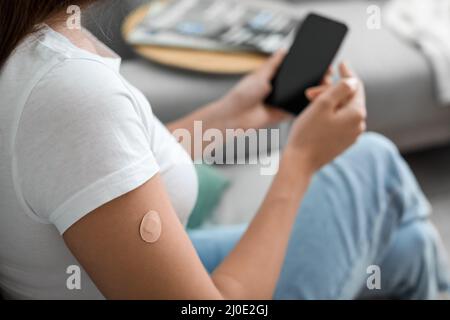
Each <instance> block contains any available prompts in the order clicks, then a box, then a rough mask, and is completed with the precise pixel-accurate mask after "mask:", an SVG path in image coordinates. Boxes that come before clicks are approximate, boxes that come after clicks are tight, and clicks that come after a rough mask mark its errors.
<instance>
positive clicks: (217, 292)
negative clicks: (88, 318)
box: [0, 0, 449, 299]
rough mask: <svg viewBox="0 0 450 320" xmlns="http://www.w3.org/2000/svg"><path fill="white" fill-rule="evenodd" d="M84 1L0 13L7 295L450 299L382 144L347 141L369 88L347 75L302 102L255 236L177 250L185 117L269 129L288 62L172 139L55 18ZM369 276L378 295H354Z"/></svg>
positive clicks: (437, 257) (100, 56) (185, 166)
mask: <svg viewBox="0 0 450 320" xmlns="http://www.w3.org/2000/svg"><path fill="white" fill-rule="evenodd" d="M91 2H94V1H73V0H70V1H68V0H48V1H28V0H17V1H8V0H0V24H1V25H0V33H1V34H2V37H1V38H0V68H1V73H0V96H1V97H2V98H1V107H0V137H1V154H0V157H1V158H0V163H1V165H0V190H1V194H0V212H1V216H0V235H1V241H0V286H1V287H2V289H3V290H4V292H5V294H6V296H7V297H10V298H37V299H51V298H64V299H76V298H83V299H102V298H110V299H260V298H262V299H269V298H277V299H283V298H293V299H302V298H303V299H328V298H335V299H352V298H359V297H376V296H379V295H382V296H383V297H395V298H434V297H436V295H437V294H438V292H439V291H444V290H448V287H449V281H448V278H447V269H446V266H445V259H444V258H445V257H444V255H443V252H442V249H441V247H440V243H439V236H438V234H437V232H436V231H435V229H434V228H433V226H432V225H431V223H430V222H429V221H428V215H429V213H430V208H429V205H428V203H427V201H426V199H425V198H424V196H423V194H422V192H421V191H420V189H419V187H418V185H417V182H416V180H415V179H414V177H413V175H412V173H411V172H410V170H409V169H408V167H407V165H406V164H405V162H404V161H403V160H402V159H401V157H400V155H399V153H398V152H397V150H396V149H395V148H394V146H393V145H392V144H391V143H390V142H388V141H387V140H386V139H384V138H382V137H380V136H377V135H374V134H365V135H363V136H362V137H360V135H361V134H362V133H363V131H364V130H365V117H366V112H365V96H364V89H363V86H362V84H361V83H360V81H358V80H357V78H356V76H355V75H354V74H353V72H352V71H351V70H350V69H349V68H348V67H347V66H345V65H341V67H340V72H341V76H342V80H341V81H340V82H339V83H337V84H332V83H331V82H330V81H329V79H325V81H324V85H323V86H321V87H319V88H313V89H311V90H309V91H308V95H309V97H310V98H311V100H312V102H311V105H310V106H309V108H308V109H307V110H306V111H305V112H304V113H303V114H302V115H300V116H299V117H298V118H297V119H296V120H295V123H294V125H293V128H292V132H291V134H290V139H289V142H288V145H287V147H286V149H285V150H284V153H283V156H282V160H281V165H280V169H279V172H278V174H277V175H276V177H275V179H274V182H273V185H272V187H271V189H270V191H269V192H268V194H267V196H266V198H265V199H264V202H263V204H262V206H261V208H260V210H259V212H258V213H257V215H256V216H255V218H254V220H253V221H252V222H251V224H250V225H249V226H248V227H246V228H243V227H242V228H237V227H236V228H234V227H233V228H225V229H219V230H214V231H209V232H208V231H198V232H194V233H192V234H191V239H190V238H189V237H188V234H187V233H186V231H185V230H184V227H183V225H185V224H186V221H187V219H188V217H189V214H190V212H191V210H192V208H193V206H194V204H195V201H196V197H197V192H196V190H197V180H196V174H195V171H194V167H193V166H192V160H191V159H190V158H189V156H188V154H187V153H186V152H185V151H184V149H182V147H181V146H180V145H179V144H178V143H177V142H176V140H175V139H174V138H173V137H172V136H171V134H170V133H169V132H170V131H169V130H171V131H173V130H176V129H180V128H185V129H187V130H193V129H192V128H193V122H194V120H199V121H202V122H203V126H204V128H216V129H220V130H225V129H227V128H228V129H230V128H246V127H258V128H260V127H264V126H267V125H269V124H273V123H274V122H277V121H280V120H281V119H282V118H283V117H284V115H281V114H280V113H279V112H277V111H274V110H272V109H270V108H267V107H265V106H264V105H263V101H264V100H265V97H266V96H267V95H268V94H269V93H270V80H271V78H272V76H273V75H274V73H275V71H276V69H277V67H278V66H279V64H280V62H281V60H282V59H283V54H282V53H279V54H277V55H275V56H274V57H273V58H272V59H271V60H270V61H269V62H268V63H267V64H266V65H264V66H263V67H262V68H261V69H260V70H258V71H256V72H255V73H253V74H252V75H250V76H248V77H246V78H245V79H244V80H242V81H241V82H240V83H239V84H238V85H237V86H236V87H235V88H234V89H233V90H231V92H230V93H229V94H227V95H226V96H225V97H223V98H222V99H220V100H219V101H217V102H215V103H212V104H210V105H208V106H205V107H203V108H200V109H199V110H198V111H196V112H195V113H194V114H192V115H189V116H188V117H185V118H183V119H181V120H179V121H177V122H175V123H172V124H169V125H168V128H169V130H167V129H166V128H165V127H164V126H163V125H162V124H161V123H160V122H159V120H158V119H156V118H155V117H154V115H153V114H152V111H151V108H150V106H149V104H148V102H147V101H146V99H145V98H144V96H143V95H142V94H141V93H140V92H139V91H138V90H136V89H135V88H134V87H132V86H131V85H130V84H129V83H128V82H127V81H126V80H125V79H124V78H122V76H121V75H120V73H119V66H120V59H119V58H118V57H117V56H115V54H114V53H113V52H111V51H110V50H109V49H108V48H106V47H105V46H104V45H102V44H101V43H99V42H98V40H96V39H95V38H93V37H92V36H91V35H89V34H88V33H87V31H85V30H69V29H68V28H67V24H66V19H67V16H66V14H65V11H66V8H67V6H69V5H73V4H78V5H80V6H87V5H89V4H90V3H91ZM149 81H151V79H149ZM348 148H350V149H349V150H347V149H348ZM336 158H337V159H336ZM333 160H335V161H333ZM332 161H333V162H332ZM330 162H332V163H331V164H329V163H330ZM327 164H328V165H327ZM324 166H325V167H324ZM149 218H150V223H149V224H147V222H148V219H149ZM152 219H153V220H152ZM76 266H81V267H82V271H81V278H80V279H79V280H80V282H77V280H74V279H75V278H73V277H72V276H76V275H77V274H76V270H77V268H76ZM373 266H378V267H379V268H380V271H381V275H380V276H381V277H380V279H381V280H380V281H381V283H379V284H378V283H376V282H375V287H376V289H379V290H369V289H373V288H372V287H371V286H367V285H366V281H367V279H368V276H369V275H370V274H368V273H367V272H368V270H369V272H371V271H370V270H372V269H373ZM374 270H376V269H374ZM66 272H69V274H67V273H66ZM72 272H75V273H73V274H72ZM71 281H72V282H71ZM379 285H381V289H380V288H379ZM71 289H75V290H71Z"/></svg>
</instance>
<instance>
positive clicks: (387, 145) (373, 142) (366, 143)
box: [356, 132, 399, 156]
mask: <svg viewBox="0 0 450 320" xmlns="http://www.w3.org/2000/svg"><path fill="white" fill-rule="evenodd" d="M356 147H357V148H361V149H363V150H365V151H366V152H370V153H374V154H377V155H380V154H388V155H391V156H392V155H394V156H398V155H399V151H398V149H397V147H396V146H395V144H394V143H393V142H392V141H391V140H389V139H388V138H386V137H385V136H383V135H381V134H378V133H374V132H368V133H365V134H363V135H362V136H361V137H360V138H359V140H358V142H357V145H356Z"/></svg>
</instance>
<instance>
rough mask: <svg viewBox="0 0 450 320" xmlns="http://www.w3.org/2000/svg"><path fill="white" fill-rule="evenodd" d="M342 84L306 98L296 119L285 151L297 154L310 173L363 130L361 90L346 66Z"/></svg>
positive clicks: (316, 90)
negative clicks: (308, 100) (306, 103)
mask: <svg viewBox="0 0 450 320" xmlns="http://www.w3.org/2000/svg"><path fill="white" fill-rule="evenodd" d="M340 74H341V77H342V80H341V81H340V82H339V83H337V84H335V85H333V84H331V82H329V80H327V81H326V83H324V84H323V85H322V86H319V87H316V88H312V89H309V90H308V91H307V92H306V94H307V96H308V97H309V98H310V99H311V100H312V103H311V105H310V106H309V107H308V108H307V109H306V110H305V111H304V112H303V113H302V114H301V115H300V116H299V117H298V118H297V119H296V121H295V123H294V126H293V129H292V132H291V136H290V140H289V143H288V150H290V151H294V152H296V153H299V154H300V156H301V157H302V159H304V160H305V162H306V164H307V166H308V167H309V169H310V170H312V171H314V172H315V171H317V170H319V169H320V168H321V167H322V166H324V165H326V164H327V163H329V162H331V161H332V160H334V159H335V158H336V157H337V156H339V155H340V154H341V153H342V152H344V151H345V150H346V149H347V148H349V147H350V146H351V145H352V144H353V143H355V141H356V140H357V138H358V137H359V136H360V135H361V134H362V133H363V132H364V131H365V130H366V117H367V112H366V105H365V93H364V86H363V84H362V83H361V81H360V80H358V78H357V77H356V75H355V74H354V73H353V72H352V71H351V70H350V69H349V68H348V67H347V66H346V65H345V64H341V65H340Z"/></svg>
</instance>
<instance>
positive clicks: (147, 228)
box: [140, 211, 162, 243]
mask: <svg viewBox="0 0 450 320" xmlns="http://www.w3.org/2000/svg"><path fill="white" fill-rule="evenodd" d="M161 233H162V222H161V217H160V216H159V214H158V213H157V212H155V211H150V212H148V213H147V214H146V215H145V216H144V218H143V219H142V222H141V227H140V234H141V237H142V240H144V241H145V242H147V243H155V242H156V241H158V240H159V238H161Z"/></svg>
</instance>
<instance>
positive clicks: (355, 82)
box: [344, 78, 359, 91]
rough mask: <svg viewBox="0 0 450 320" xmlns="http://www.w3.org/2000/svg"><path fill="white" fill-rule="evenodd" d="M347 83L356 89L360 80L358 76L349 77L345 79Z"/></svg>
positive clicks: (353, 89)
mask: <svg viewBox="0 0 450 320" xmlns="http://www.w3.org/2000/svg"><path fill="white" fill-rule="evenodd" d="M344 82H345V84H346V85H347V86H349V88H350V89H352V91H356V90H357V89H358V86H359V81H358V79H356V78H348V79H345V80H344Z"/></svg>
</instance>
